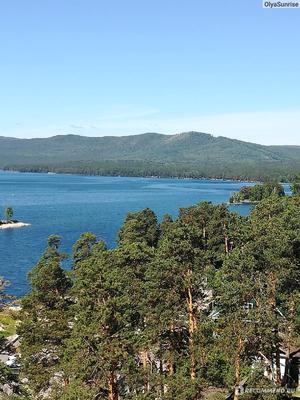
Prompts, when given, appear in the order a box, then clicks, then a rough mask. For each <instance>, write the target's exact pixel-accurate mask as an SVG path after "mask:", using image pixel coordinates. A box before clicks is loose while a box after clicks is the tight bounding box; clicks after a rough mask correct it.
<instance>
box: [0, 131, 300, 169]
mask: <svg viewBox="0 0 300 400" xmlns="http://www.w3.org/2000/svg"><path fill="white" fill-rule="evenodd" d="M109 162H110V163H111V164H110V165H114V166H116V165H118V166H120V168H117V170H118V172H119V173H120V174H123V170H122V166H124V165H126V166H128V165H129V163H130V162H131V163H133V164H134V165H135V168H138V167H137V165H144V164H145V163H146V164H145V165H147V170H148V169H149V167H150V166H151V163H153V165H154V164H156V165H161V164H166V165H168V171H169V172H168V174H170V173H171V171H172V168H173V170H174V171H175V169H176V168H177V167H178V166H182V165H183V164H184V165H188V166H189V170H191V169H192V170H193V171H194V172H195V171H196V170H198V171H199V173H198V172H197V174H200V172H201V173H202V174H204V175H205V174H207V175H210V174H209V171H212V170H213V169H214V170H216V168H218V169H219V171H222V168H223V169H224V170H226V168H227V169H228V168H229V167H230V168H231V175H232V173H233V172H235V169H237V170H238V169H245V168H246V167H247V169H248V170H249V172H250V170H251V168H255V169H256V171H257V172H258V173H259V174H261V173H263V172H264V169H266V168H267V169H270V170H271V168H273V170H277V171H278V174H281V171H283V169H286V168H287V167H288V169H289V171H292V170H293V169H295V170H296V169H298V168H299V169H300V146H284V145H272V146H266V145H261V144H256V143H251V142H244V141H241V140H238V139H230V138H227V137H224V136H213V135H211V134H208V133H204V132H196V131H189V132H182V133H179V134H174V135H165V134H162V133H156V132H148V133H143V134H139V135H129V136H102V137H88V136H80V135H75V134H68V135H55V136H52V137H49V138H32V139H18V138H10V137H5V136H0V168H2V169H17V168H18V166H20V167H22V168H23V169H25V170H26V168H27V169H29V167H30V168H32V167H34V168H35V169H37V168H40V169H42V170H46V167H48V169H49V170H50V169H52V170H53V169H54V168H58V166H66V165H72V168H75V167H74V165H77V166H78V169H79V170H80V169H82V167H83V165H84V164H86V165H88V170H89V171H90V172H93V169H92V167H91V165H92V164H93V163H96V164H97V163H98V165H102V166H103V165H105V163H106V164H108V163H109ZM143 163H144V164H143ZM298 164H299V165H298ZM175 166H177V167H176V168H175V169H174V167H175ZM283 166H284V168H283ZM34 168H33V169H34ZM101 168H102V167H101ZM150 169H151V168H150ZM177 169H178V168H177ZM75 170H76V168H75ZM260 170H261V172H260ZM137 172H139V171H137ZM154 172H155V171H154ZM174 175H176V174H175V173H174ZM250 175H251V174H250ZM250 175H249V176H250Z"/></svg>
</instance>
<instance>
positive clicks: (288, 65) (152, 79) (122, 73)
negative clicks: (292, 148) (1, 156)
mask: <svg viewBox="0 0 300 400" xmlns="http://www.w3.org/2000/svg"><path fill="white" fill-rule="evenodd" d="M0 5H1V7H0V136H13V137H20V138H31V137H48V136H53V135H57V134H80V135H85V136H105V135H117V136H121V135H129V134H138V133H144V132H159V133H166V134H174V133H180V132H185V131H190V130H194V131H200V132H206V133H211V134H213V135H215V136H227V137H231V138H237V139H241V140H247V141H251V142H256V143H262V144H291V145H300V73H299V71H300V68H299V65H300V51H299V38H300V8H299V9H265V8H263V6H262V1H261V0H226V1H225V0H185V1H183V0H181V1H179V0H172V1H171V0H126V1H125V0H43V1H40V0H26V1H24V0H3V1H1V2H0Z"/></svg>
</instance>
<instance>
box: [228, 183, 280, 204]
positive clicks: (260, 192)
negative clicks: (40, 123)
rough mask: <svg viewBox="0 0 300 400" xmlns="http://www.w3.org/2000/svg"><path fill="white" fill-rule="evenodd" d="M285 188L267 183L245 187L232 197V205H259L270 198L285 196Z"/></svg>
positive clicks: (230, 200)
mask: <svg viewBox="0 0 300 400" xmlns="http://www.w3.org/2000/svg"><path fill="white" fill-rule="evenodd" d="M284 195H285V193H284V189H283V186H282V185H280V184H279V183H276V182H265V183H263V184H258V185H254V186H243V187H242V188H241V189H240V191H239V192H236V193H234V194H233V196H231V197H230V199H229V202H230V203H243V202H249V203H257V202H258V201H261V200H263V199H266V198H268V197H270V196H279V197H281V196H284Z"/></svg>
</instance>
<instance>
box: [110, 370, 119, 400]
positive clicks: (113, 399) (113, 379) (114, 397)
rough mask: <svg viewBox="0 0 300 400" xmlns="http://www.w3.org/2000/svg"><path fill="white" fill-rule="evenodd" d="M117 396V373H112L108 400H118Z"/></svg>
mask: <svg viewBox="0 0 300 400" xmlns="http://www.w3.org/2000/svg"><path fill="white" fill-rule="evenodd" d="M117 399H118V397H117V394H116V375H115V371H111V373H110V375H109V377H108V400H117Z"/></svg>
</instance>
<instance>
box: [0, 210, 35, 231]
mask: <svg viewBox="0 0 300 400" xmlns="http://www.w3.org/2000/svg"><path fill="white" fill-rule="evenodd" d="M4 216H5V219H2V220H0V229H11V228H23V227H24V226H29V225H30V224H28V223H25V222H22V221H18V220H16V219H12V218H13V216H14V210H13V208H12V207H6V209H5V210H4Z"/></svg>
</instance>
